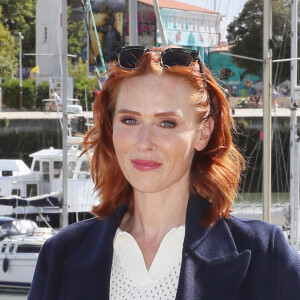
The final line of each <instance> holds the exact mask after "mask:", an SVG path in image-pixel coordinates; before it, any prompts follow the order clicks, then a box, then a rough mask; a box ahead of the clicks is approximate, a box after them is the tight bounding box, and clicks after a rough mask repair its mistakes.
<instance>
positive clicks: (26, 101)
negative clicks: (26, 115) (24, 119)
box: [23, 79, 36, 108]
mask: <svg viewBox="0 0 300 300" xmlns="http://www.w3.org/2000/svg"><path fill="white" fill-rule="evenodd" d="M35 98H36V96H35V80H32V79H26V80H24V81H23V107H25V108H33V107H34V104H35Z"/></svg>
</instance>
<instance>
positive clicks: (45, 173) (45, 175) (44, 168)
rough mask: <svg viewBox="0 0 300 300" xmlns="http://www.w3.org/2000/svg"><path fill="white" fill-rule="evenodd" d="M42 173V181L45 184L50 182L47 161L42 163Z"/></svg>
mask: <svg viewBox="0 0 300 300" xmlns="http://www.w3.org/2000/svg"><path fill="white" fill-rule="evenodd" d="M42 172H43V179H44V181H46V182H50V164H49V161H43V162H42Z"/></svg>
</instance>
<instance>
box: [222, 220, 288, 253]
mask: <svg viewBox="0 0 300 300" xmlns="http://www.w3.org/2000/svg"><path fill="white" fill-rule="evenodd" d="M224 220H225V223H226V224H227V226H228V227H229V229H230V231H231V233H232V236H233V237H234V238H235V240H236V242H239V243H249V242H250V243H251V244H252V245H255V244H256V243H259V244H260V247H262V246H265V247H268V245H269V244H270V243H272V241H273V240H274V239H275V238H276V235H277V234H280V233H282V231H281V229H280V228H279V227H278V226H276V225H272V224H270V223H267V222H265V221H261V220H253V219H243V218H238V217H235V216H230V218H228V219H224ZM282 234H283V233H282Z"/></svg>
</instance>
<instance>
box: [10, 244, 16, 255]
mask: <svg viewBox="0 0 300 300" xmlns="http://www.w3.org/2000/svg"><path fill="white" fill-rule="evenodd" d="M14 248H15V244H11V245H10V246H9V252H10V253H12V252H13V251H14Z"/></svg>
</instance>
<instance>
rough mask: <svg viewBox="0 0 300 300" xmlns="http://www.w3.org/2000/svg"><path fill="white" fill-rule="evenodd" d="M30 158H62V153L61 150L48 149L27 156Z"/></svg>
mask: <svg viewBox="0 0 300 300" xmlns="http://www.w3.org/2000/svg"><path fill="white" fill-rule="evenodd" d="M29 156H30V157H43V158H45V157H52V158H53V157H62V156H63V151H62V149H54V148H52V147H50V148H49V149H42V150H40V151H37V152H34V153H32V154H30V155H29Z"/></svg>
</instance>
